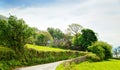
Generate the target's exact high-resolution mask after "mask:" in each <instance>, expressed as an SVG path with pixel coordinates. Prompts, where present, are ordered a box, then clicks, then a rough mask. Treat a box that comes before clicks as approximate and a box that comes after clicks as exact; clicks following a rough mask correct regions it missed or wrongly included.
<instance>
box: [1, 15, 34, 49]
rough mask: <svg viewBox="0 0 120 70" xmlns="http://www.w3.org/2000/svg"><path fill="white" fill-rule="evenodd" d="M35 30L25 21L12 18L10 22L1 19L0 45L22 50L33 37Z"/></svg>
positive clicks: (9, 19)
mask: <svg viewBox="0 0 120 70" xmlns="http://www.w3.org/2000/svg"><path fill="white" fill-rule="evenodd" d="M33 33H34V30H33V28H31V27H29V26H28V25H27V24H26V23H25V21H24V20H23V19H18V18H17V17H15V16H10V17H9V18H8V20H4V19H0V43H1V44H2V45H6V46H8V47H10V48H12V49H14V50H21V49H22V48H23V47H24V45H25V44H26V43H27V42H28V41H29V40H30V36H31V35H33Z"/></svg>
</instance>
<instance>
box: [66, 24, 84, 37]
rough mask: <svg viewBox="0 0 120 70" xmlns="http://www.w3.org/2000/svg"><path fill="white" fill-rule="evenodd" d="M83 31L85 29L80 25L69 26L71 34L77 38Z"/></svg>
mask: <svg viewBox="0 0 120 70" xmlns="http://www.w3.org/2000/svg"><path fill="white" fill-rule="evenodd" d="M82 29H83V27H82V26H81V25H79V24H71V25H69V28H68V30H70V31H71V33H72V34H73V35H75V36H77V35H78V34H79V33H80V32H81V30H82Z"/></svg>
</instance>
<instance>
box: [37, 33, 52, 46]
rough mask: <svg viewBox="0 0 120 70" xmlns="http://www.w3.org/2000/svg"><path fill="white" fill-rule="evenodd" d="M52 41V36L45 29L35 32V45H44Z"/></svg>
mask: <svg viewBox="0 0 120 70" xmlns="http://www.w3.org/2000/svg"><path fill="white" fill-rule="evenodd" d="M52 43H53V38H52V36H51V35H50V34H49V32H46V31H40V32H39V33H38V34H37V40H36V44H37V45H43V46H46V45H47V44H48V45H51V44H52Z"/></svg>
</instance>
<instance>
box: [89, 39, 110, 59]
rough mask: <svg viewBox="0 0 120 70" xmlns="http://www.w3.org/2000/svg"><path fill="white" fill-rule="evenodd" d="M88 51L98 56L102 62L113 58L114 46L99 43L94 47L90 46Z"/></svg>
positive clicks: (93, 45)
mask: <svg viewBox="0 0 120 70" xmlns="http://www.w3.org/2000/svg"><path fill="white" fill-rule="evenodd" d="M88 50H89V51H90V52H93V53H95V54H96V55H98V56H99V57H100V58H101V60H102V59H109V58H112V52H111V50H112V46H111V45H109V44H107V43H106V42H101V41H97V42H95V43H94V44H92V46H89V47H88Z"/></svg>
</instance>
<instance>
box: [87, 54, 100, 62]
mask: <svg viewBox="0 0 120 70" xmlns="http://www.w3.org/2000/svg"><path fill="white" fill-rule="evenodd" d="M86 56H87V60H88V61H92V62H97V61H100V57H98V56H97V55H96V54H93V53H89V54H87V55H86Z"/></svg>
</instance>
